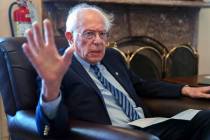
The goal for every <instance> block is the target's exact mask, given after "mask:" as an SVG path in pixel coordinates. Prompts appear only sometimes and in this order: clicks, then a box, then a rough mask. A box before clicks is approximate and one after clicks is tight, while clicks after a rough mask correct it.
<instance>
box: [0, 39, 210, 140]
mask: <svg viewBox="0 0 210 140" xmlns="http://www.w3.org/2000/svg"><path fill="white" fill-rule="evenodd" d="M25 41H26V39H25V38H0V92H1V96H2V98H3V104H4V109H5V113H6V115H7V123H8V129H9V133H10V137H11V139H12V140H29V139H30V140H42V139H43V138H41V137H40V136H39V135H38V132H37V128H36V123H35V108H36V105H37V102H38V99H39V97H38V94H37V86H36V76H37V74H36V72H35V70H34V69H33V67H32V65H31V64H30V63H29V61H28V60H27V59H26V57H25V55H24V53H23V52H22V47H21V46H22V43H23V42H25ZM56 44H57V46H58V47H59V48H61V47H67V46H68V43H67V42H66V40H65V39H64V38H62V37H56ZM185 100H187V102H185ZM144 102H145V104H146V105H147V106H148V107H149V109H151V110H152V111H153V115H165V116H170V115H172V114H173V113H176V112H178V111H181V110H184V109H185V108H189V107H190V106H192V107H196V108H209V105H208V104H207V101H206V100H198V101H197V100H192V99H188V98H187V99H185V98H183V99H180V100H178V99H170V100H168V99H145V100H144ZM180 103H181V104H180ZM197 103H198V104H197ZM200 105H201V106H200ZM160 107H161V108H160ZM162 107H163V109H162ZM167 107H172V109H170V110H169V109H167ZM70 126H71V129H70V133H69V136H66V137H65V139H74V140H77V139H78V140H80V139H82V140H89V139H93V140H96V139H107V140H116V139H123V140H128V139H129V140H137V139H138V140H155V139H157V138H156V137H154V136H152V135H149V134H147V133H144V132H141V131H137V130H130V129H125V128H119V127H113V126H109V125H101V124H93V123H89V122H84V121H78V120H71V123H70ZM63 139H64V138H63Z"/></svg>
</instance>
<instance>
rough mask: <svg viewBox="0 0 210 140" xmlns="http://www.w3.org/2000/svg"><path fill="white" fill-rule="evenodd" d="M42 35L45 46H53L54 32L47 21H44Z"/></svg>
mask: <svg viewBox="0 0 210 140" xmlns="http://www.w3.org/2000/svg"><path fill="white" fill-rule="evenodd" d="M44 35H45V42H46V44H47V45H49V46H53V45H54V44H55V40H54V32H53V27H52V23H51V22H50V20H48V19H45V20H44Z"/></svg>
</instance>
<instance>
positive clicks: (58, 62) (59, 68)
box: [22, 19, 74, 101]
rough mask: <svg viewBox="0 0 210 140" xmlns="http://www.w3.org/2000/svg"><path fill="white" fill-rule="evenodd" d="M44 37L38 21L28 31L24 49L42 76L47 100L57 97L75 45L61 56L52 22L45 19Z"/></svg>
mask: <svg viewBox="0 0 210 140" xmlns="http://www.w3.org/2000/svg"><path fill="white" fill-rule="evenodd" d="M43 24H44V38H43V36H42V33H41V30H40V27H39V25H38V23H35V24H33V26H32V29H30V30H28V31H27V32H26V37H27V41H28V42H27V43H24V44H23V46H22V47H23V50H24V53H25V54H26V56H27V58H28V59H29V61H30V62H31V63H32V65H33V66H34V68H35V69H36V71H37V73H38V74H39V76H40V77H41V78H42V90H44V91H43V93H44V97H45V99H46V100H47V101H49V100H53V99H55V98H56V97H57V96H58V94H59V89H60V84H61V81H62V79H63V76H64V74H65V72H66V71H67V69H68V68H69V65H70V64H71V57H72V54H73V51H74V48H73V47H69V48H67V49H66V51H65V53H64V54H63V55H62V56H61V55H60V54H59V53H58V51H57V49H56V45H55V41H54V33H53V29H52V24H51V22H50V21H49V20H47V19H46V20H44V22H43Z"/></svg>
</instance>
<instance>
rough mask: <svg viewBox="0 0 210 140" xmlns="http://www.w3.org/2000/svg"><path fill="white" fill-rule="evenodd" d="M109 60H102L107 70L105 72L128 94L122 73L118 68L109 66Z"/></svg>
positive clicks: (112, 65)
mask: <svg viewBox="0 0 210 140" xmlns="http://www.w3.org/2000/svg"><path fill="white" fill-rule="evenodd" d="M111 62H112V61H111V60H108V59H104V60H103V61H102V64H103V65H104V66H105V67H106V68H107V70H108V71H109V72H110V73H111V74H112V76H113V77H114V78H115V79H116V80H117V81H118V82H119V83H120V85H121V86H122V87H123V88H124V89H125V90H126V91H127V92H128V91H130V90H129V89H128V84H127V83H126V81H127V80H126V79H124V78H123V77H124V76H123V74H122V71H121V70H120V69H119V68H118V67H114V64H111Z"/></svg>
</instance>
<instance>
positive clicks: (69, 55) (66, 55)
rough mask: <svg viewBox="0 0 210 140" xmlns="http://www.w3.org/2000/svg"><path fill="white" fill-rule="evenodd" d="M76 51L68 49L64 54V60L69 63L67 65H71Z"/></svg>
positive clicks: (72, 48)
mask: <svg viewBox="0 0 210 140" xmlns="http://www.w3.org/2000/svg"><path fill="white" fill-rule="evenodd" d="M74 50H75V48H74V47H68V48H67V49H66V50H65V52H64V54H63V59H64V62H65V63H67V64H69V63H71V59H72V56H73V52H74Z"/></svg>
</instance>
